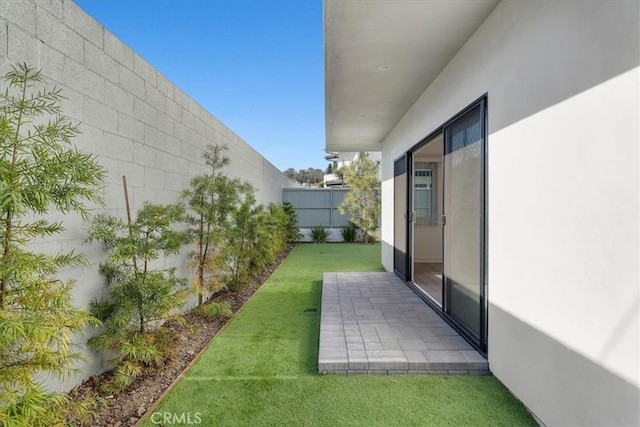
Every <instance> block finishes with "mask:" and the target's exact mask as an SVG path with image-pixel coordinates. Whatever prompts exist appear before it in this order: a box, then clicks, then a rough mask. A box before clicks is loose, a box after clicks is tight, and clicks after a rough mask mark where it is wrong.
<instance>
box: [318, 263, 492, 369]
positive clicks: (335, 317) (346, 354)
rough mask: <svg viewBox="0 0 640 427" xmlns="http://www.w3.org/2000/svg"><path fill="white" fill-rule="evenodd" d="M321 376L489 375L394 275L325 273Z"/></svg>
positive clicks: (480, 358)
mask: <svg viewBox="0 0 640 427" xmlns="http://www.w3.org/2000/svg"><path fill="white" fill-rule="evenodd" d="M318 370H319V372H320V373H323V374H348V375H352V374H374V375H398V374H430V375H487V374H489V364H488V362H487V360H486V359H485V358H484V357H483V356H482V355H481V354H480V353H478V352H477V351H476V350H474V349H473V348H472V347H471V346H470V345H469V344H468V343H467V342H466V341H465V340H464V339H463V338H462V337H461V336H460V335H459V334H458V333H457V332H456V331H454V330H453V329H452V328H451V327H450V326H449V325H448V324H447V323H446V322H445V321H444V320H442V318H441V317H440V316H439V315H438V314H436V313H435V312H434V311H433V310H432V309H431V308H430V307H429V306H428V305H427V304H426V303H425V302H424V301H422V300H421V299H420V297H418V295H416V294H415V293H414V292H413V291H412V290H411V289H409V288H408V287H407V286H406V285H405V284H404V283H403V282H402V281H401V280H400V279H399V278H398V277H397V276H396V275H395V274H393V273H325V274H324V276H323V281H322V312H321V317H320V351H319V355H318Z"/></svg>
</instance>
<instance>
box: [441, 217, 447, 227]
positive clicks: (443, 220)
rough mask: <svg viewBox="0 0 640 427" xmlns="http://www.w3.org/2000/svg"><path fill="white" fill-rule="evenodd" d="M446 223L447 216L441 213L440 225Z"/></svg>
mask: <svg viewBox="0 0 640 427" xmlns="http://www.w3.org/2000/svg"><path fill="white" fill-rule="evenodd" d="M446 224H447V216H446V215H442V225H446Z"/></svg>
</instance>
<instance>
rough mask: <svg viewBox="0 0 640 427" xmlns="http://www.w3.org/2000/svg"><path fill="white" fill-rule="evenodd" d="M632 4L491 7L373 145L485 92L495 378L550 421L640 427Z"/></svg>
mask: <svg viewBox="0 0 640 427" xmlns="http://www.w3.org/2000/svg"><path fill="white" fill-rule="evenodd" d="M639 16H640V3H638V2H636V1H615V2H605V1H602V2H527V1H504V2H502V3H500V4H499V5H498V6H497V7H496V9H495V10H494V11H493V12H492V14H491V15H490V16H489V17H488V18H487V20H486V21H485V22H484V23H483V25H482V26H481V27H480V28H479V29H478V30H477V31H476V33H475V34H474V35H473V36H472V37H471V38H470V39H469V40H468V42H467V43H466V44H465V46H464V47H463V48H462V49H461V50H460V51H459V52H458V54H457V55H456V56H455V57H454V59H453V60H452V61H451V62H450V63H449V64H448V65H447V67H446V68H445V69H444V70H443V72H442V73H441V74H440V76H439V77H438V78H437V79H436V80H435V81H434V82H433V83H432V84H431V85H430V86H429V88H428V89H427V90H426V91H425V92H424V93H423V94H422V95H421V97H420V98H419V99H418V101H417V102H416V103H415V104H414V105H413V107H412V108H411V109H410V110H409V111H407V112H406V114H405V115H404V117H403V118H402V119H401V121H400V122H399V123H398V124H397V125H396V127H395V128H394V129H393V131H392V132H391V133H390V134H389V135H388V136H387V138H386V139H385V141H384V142H383V160H382V180H383V183H382V235H381V237H382V241H383V251H382V262H383V264H384V266H385V268H386V269H387V270H389V271H391V270H393V237H394V236H393V218H394V217H393V197H394V193H393V191H394V186H393V161H394V159H395V158H397V157H399V156H401V155H402V154H403V153H404V152H406V151H407V150H408V149H409V148H410V147H411V146H413V145H414V144H416V143H417V142H419V141H420V140H421V139H423V138H424V137H425V136H427V135H428V134H429V133H431V132H433V131H434V130H435V129H437V128H438V127H439V126H441V125H442V124H443V123H445V122H446V121H447V120H449V119H450V118H451V117H453V116H454V115H455V114H456V113H458V112H459V111H461V110H462V109H463V108H464V107H466V106H467V105H469V104H470V103H471V102H473V101H474V100H476V99H478V98H479V97H480V96H482V95H483V94H487V96H488V152H487V167H488V193H487V210H488V223H487V225H488V231H487V233H488V234H487V238H488V253H487V265H488V296H489V308H488V316H489V337H488V339H489V343H488V357H489V363H490V369H491V370H492V372H493V373H494V374H495V376H496V377H497V378H498V379H499V380H500V381H502V382H503V383H504V384H505V385H506V386H507V387H508V388H509V389H510V390H511V391H512V392H513V393H514V394H515V395H516V396H517V397H518V398H519V399H521V400H522V401H523V402H524V404H525V405H526V406H527V407H528V408H529V409H530V410H531V411H532V412H533V413H534V414H535V415H536V416H537V417H539V419H540V420H541V421H542V422H543V423H545V424H549V425H638V424H639V423H640V409H639V408H640V406H639V402H640V391H639V390H640V389H639V387H640V365H639V363H640V362H639V361H640V351H639V342H640V327H639V326H640V294H639V291H640V289H639V283H640V125H639V120H638V117H640V71H639V70H640V69H639V63H640V49H639V40H640V31H639V28H638V27H639V23H638V22H639Z"/></svg>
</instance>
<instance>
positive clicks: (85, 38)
mask: <svg viewBox="0 0 640 427" xmlns="http://www.w3.org/2000/svg"><path fill="white" fill-rule="evenodd" d="M21 62H26V63H28V64H29V65H31V66H33V67H36V68H40V69H42V71H43V74H44V76H45V77H46V78H47V79H48V80H49V81H50V83H51V84H52V85H54V84H55V85H57V86H58V87H60V88H62V93H63V95H64V96H66V97H67V98H68V99H67V100H65V101H64V102H63V111H64V113H65V114H66V115H67V116H69V117H70V118H71V119H73V120H75V121H78V122H79V123H80V130H81V132H82V134H81V135H80V136H78V137H77V138H75V139H74V143H75V144H76V145H77V146H78V148H79V149H81V150H83V151H87V152H91V153H95V154H96V155H97V156H98V161H99V162H100V163H101V164H102V165H103V166H104V167H105V168H106V170H107V178H106V183H105V187H104V197H105V201H106V208H105V209H104V211H106V212H108V213H109V214H112V215H118V216H120V217H122V218H125V210H124V206H125V203H124V196H123V189H122V175H126V177H127V181H128V187H129V197H130V201H131V208H132V211H133V212H135V211H136V210H137V209H138V208H140V207H141V206H142V204H143V202H145V201H149V202H153V203H174V202H177V201H178V200H179V195H180V192H181V191H182V190H183V189H184V188H186V187H187V186H188V184H189V180H190V178H191V177H192V176H194V175H196V174H198V173H203V172H206V171H207V169H206V168H205V167H204V164H203V162H202V160H201V155H202V152H203V150H204V149H205V147H206V146H207V145H209V144H212V143H226V144H227V145H228V146H229V151H228V154H229V157H230V158H231V164H230V166H229V167H228V168H227V170H226V171H227V173H228V175H229V176H231V177H238V178H240V179H242V180H246V181H248V182H250V183H251V184H252V185H253V186H254V187H255V188H256V189H257V194H256V197H257V200H258V203H265V204H266V203H268V202H271V201H274V202H277V203H280V202H281V201H282V188H283V187H297V186H298V184H296V183H294V182H293V181H291V180H289V179H288V178H286V177H285V176H284V175H283V174H282V173H281V172H280V171H279V170H278V169H277V168H276V167H275V166H274V165H272V164H271V163H270V162H269V161H268V160H266V159H265V158H264V157H262V156H261V155H260V153H258V152H257V151H256V150H254V149H253V148H252V147H251V146H249V145H248V144H247V143H246V142H245V141H243V140H241V139H240V138H239V137H238V136H237V135H236V134H235V133H233V131H232V130H230V129H229V128H227V127H226V126H225V125H224V124H222V123H221V122H220V121H218V120H217V119H216V118H215V117H213V116H212V115H210V114H209V113H208V112H207V111H205V110H204V109H203V108H202V107H200V106H199V105H198V104H197V103H196V102H195V101H194V100H193V99H191V98H189V96H188V95H187V94H185V93H184V92H182V91H181V90H180V89H179V88H178V87H176V86H175V85H173V84H172V83H171V82H170V81H168V80H167V79H166V78H165V77H164V76H163V75H162V74H161V73H160V72H159V71H157V70H156V69H154V68H153V66H152V65H151V64H149V63H147V62H146V61H145V60H144V59H142V58H141V57H140V56H138V55H137V54H136V53H135V52H133V51H132V50H131V49H130V48H128V47H127V46H126V45H124V44H123V43H122V42H121V41H120V40H118V39H117V38H116V37H115V36H114V35H113V34H111V33H109V32H108V31H107V30H106V29H105V28H103V27H102V26H101V25H100V24H99V23H97V22H96V21H95V20H94V19H93V18H91V17H90V16H88V15H87V14H85V13H84V12H83V11H82V10H81V9H80V8H79V7H78V6H76V5H75V4H74V3H73V2H72V1H70V0H46V1H34V0H20V1H1V2H0V74H2V75H4V74H5V73H6V72H7V71H8V70H9V69H10V65H11V64H15V63H21ZM3 87H4V86H3ZM99 211H100V210H97V211H96V212H99ZM59 219H60V220H62V221H63V223H64V225H65V227H66V228H67V232H65V233H64V234H63V235H61V236H58V237H56V238H55V239H50V240H47V241H46V242H43V243H41V244H39V245H38V246H39V248H38V249H40V250H46V251H50V252H57V251H60V250H64V251H68V250H71V249H75V250H76V251H80V252H84V253H85V254H87V256H88V257H89V259H90V261H91V264H92V265H91V266H90V267H86V268H77V269H73V270H69V271H65V272H63V276H66V277H70V278H74V279H76V280H77V282H78V287H77V289H76V290H75V297H76V298H75V299H76V304H78V305H79V306H82V307H87V306H88V304H89V302H90V301H91V300H92V299H94V298H96V297H99V296H100V295H101V293H102V292H103V287H104V286H103V280H102V278H101V277H100V276H99V275H98V273H97V265H98V264H99V263H100V261H101V260H103V259H104V252H103V251H102V249H101V248H100V247H99V245H91V246H89V245H82V244H81V243H82V241H83V240H84V239H85V237H86V236H85V230H86V228H87V224H86V223H83V222H82V221H81V220H80V218H78V217H77V216H75V215H67V216H64V217H60V218H59ZM187 249H188V248H185V251H184V254H186V252H187V251H188V250H187ZM184 254H183V255H182V256H178V257H175V258H174V259H172V260H171V262H172V263H173V264H174V265H176V266H177V267H178V268H179V274H182V275H183V276H184V277H188V276H190V272H189V271H187V270H186V269H185V268H184V264H185V255H184ZM85 340H86V338H79V342H80V343H82V342H84V341H85ZM93 356H94V357H93V359H91V360H90V361H88V362H86V363H83V364H81V365H80V366H78V368H79V369H80V370H81V371H82V372H83V373H82V374H81V375H80V376H77V377H74V378H72V379H71V380H70V381H69V382H67V383H66V384H63V385H61V384H57V383H56V382H53V383H52V387H53V388H67V389H68V388H70V387H71V386H73V385H74V384H76V383H78V382H80V381H81V380H82V379H83V378H86V377H87V376H89V375H90V374H93V373H95V372H98V371H100V370H102V369H104V367H105V364H104V363H103V362H104V361H103V360H101V359H102V356H101V355H96V354H93Z"/></svg>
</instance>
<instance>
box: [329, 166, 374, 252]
mask: <svg viewBox="0 0 640 427" xmlns="http://www.w3.org/2000/svg"><path fill="white" fill-rule="evenodd" d="M340 170H341V171H342V172H343V174H344V180H345V184H346V185H347V186H349V187H350V188H351V191H349V192H348V193H347V195H346V196H345V198H344V200H343V201H342V203H341V204H340V206H338V210H339V211H340V213H341V214H343V215H347V216H348V217H349V218H350V220H351V222H352V223H354V224H355V225H356V226H357V227H358V228H360V229H361V230H362V232H363V234H364V243H367V242H368V237H369V232H371V231H375V230H376V229H377V228H378V219H379V217H380V195H379V189H380V180H379V179H378V164H377V163H376V162H375V161H373V160H371V159H370V158H369V157H366V156H365V157H360V158H359V159H358V160H356V161H354V162H352V163H351V164H349V165H348V166H345V167H343V168H340Z"/></svg>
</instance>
